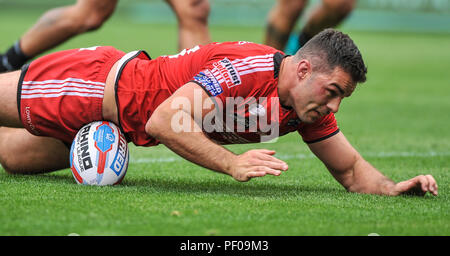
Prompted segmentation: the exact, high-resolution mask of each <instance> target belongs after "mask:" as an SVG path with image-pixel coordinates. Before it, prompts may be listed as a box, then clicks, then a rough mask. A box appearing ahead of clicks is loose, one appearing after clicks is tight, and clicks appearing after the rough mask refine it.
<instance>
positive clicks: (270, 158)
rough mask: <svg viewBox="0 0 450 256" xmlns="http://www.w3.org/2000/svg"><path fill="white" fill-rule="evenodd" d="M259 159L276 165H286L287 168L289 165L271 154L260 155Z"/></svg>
mask: <svg viewBox="0 0 450 256" xmlns="http://www.w3.org/2000/svg"><path fill="white" fill-rule="evenodd" d="M258 158H259V159H261V160H265V161H272V162H276V163H281V164H285V165H286V166H287V163H286V162H285V161H283V160H281V159H278V158H276V157H274V156H273V155H270V154H265V153H264V154H259V155H258Z"/></svg>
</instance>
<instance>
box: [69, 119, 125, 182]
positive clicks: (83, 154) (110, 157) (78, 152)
mask: <svg viewBox="0 0 450 256" xmlns="http://www.w3.org/2000/svg"><path fill="white" fill-rule="evenodd" d="M128 159H129V151H128V144H127V141H126V139H125V136H124V134H123V133H122V131H121V130H120V129H119V128H118V127H117V125H115V124H114V123H112V122H108V121H96V122H92V123H90V124H87V125H85V126H83V127H82V128H81V129H80V130H79V131H78V133H77V135H76V136H75V139H74V140H73V142H72V146H71V148H70V168H71V170H72V174H73V177H74V178H75V180H76V182H77V183H78V184H85V185H99V186H104V185H115V184H118V183H120V182H121V181H122V179H123V178H124V177H125V173H126V172H127V168H128Z"/></svg>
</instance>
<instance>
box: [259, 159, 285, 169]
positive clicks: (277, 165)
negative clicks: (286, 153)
mask: <svg viewBox="0 0 450 256" xmlns="http://www.w3.org/2000/svg"><path fill="white" fill-rule="evenodd" d="M259 165H261V166H266V167H269V168H271V169H274V170H280V171H286V170H287V169H288V165H287V164H286V163H282V162H273V161H261V162H260V164H259Z"/></svg>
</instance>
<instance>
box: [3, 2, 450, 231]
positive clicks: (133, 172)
mask: <svg viewBox="0 0 450 256" xmlns="http://www.w3.org/2000/svg"><path fill="white" fill-rule="evenodd" d="M40 14H41V13H40V12H37V11H22V12H18V11H15V12H12V11H8V10H0V22H1V24H8V26H6V25H2V26H0V34H1V35H2V37H1V40H0V49H5V48H6V47H7V46H9V44H10V43H12V42H13V41H14V40H16V39H17V38H18V37H19V36H20V34H21V33H22V32H23V31H25V30H26V29H27V28H28V26H29V25H30V24H32V23H33V22H34V21H35V20H36V18H37V17H39V15H40ZM346 32H348V33H349V34H350V35H351V36H352V38H353V39H354V40H355V42H356V43H357V44H358V45H359V47H360V49H361V51H362V53H363V56H364V58H365V61H366V64H367V65H368V68H369V73H368V82H367V83H366V84H364V85H362V86H360V87H359V88H358V89H357V90H356V91H355V93H354V94H353V96H352V97H351V98H350V99H346V100H344V102H343V103H342V105H341V109H340V111H339V113H338V114H337V119H338V122H339V126H340V128H341V130H342V131H343V132H344V134H345V135H346V136H347V138H348V139H349V140H350V142H351V143H352V144H353V145H354V146H355V147H356V148H357V149H358V150H359V151H360V152H361V153H362V155H363V156H365V157H366V159H368V160H369V162H371V163H372V164H373V165H374V166H376V167H377V168H378V169H380V170H381V171H382V172H383V173H385V174H386V175H387V176H389V177H391V178H392V179H393V180H395V181H402V180H406V179H409V178H411V177H414V176H416V175H419V174H432V175H433V176H434V177H435V178H436V180H437V182H438V184H439V196H438V197H432V196H430V195H426V196H425V197H422V198H419V197H410V196H400V197H386V196H375V195H361V194H352V193H348V192H346V191H345V190H344V189H343V188H342V187H341V186H340V185H339V184H338V183H337V182H336V181H335V180H334V179H333V178H332V176H331V175H330V174H329V173H328V172H327V171H326V169H325V167H324V166H323V164H322V163H321V162H320V161H319V160H317V159H316V158H314V157H312V155H311V154H310V152H309V150H308V149H307V146H306V145H305V144H304V143H303V142H302V141H301V140H300V138H299V136H298V135H297V134H290V135H287V136H285V137H282V138H280V139H279V140H278V141H277V142H276V143H270V144H252V145H235V146H229V147H228V148H230V149H231V150H233V151H234V152H238V153H239V152H245V151H246V150H249V149H252V148H270V149H274V150H276V151H277V156H279V157H280V158H281V159H285V160H286V161H287V162H288V163H289V165H290V169H289V171H287V172H286V173H284V174H282V175H281V176H280V177H264V178H259V179H254V180H252V181H250V182H248V183H239V182H236V181H234V180H233V179H232V178H230V177H227V176H224V175H220V174H217V173H213V172H211V171H208V170H205V169H203V168H200V167H197V166H196V165H193V164H191V163H189V162H187V161H185V160H183V159H181V158H180V157H178V156H177V155H175V154H174V153H172V152H171V151H169V150H167V149H166V148H165V147H164V146H158V147H153V148H136V147H133V146H132V145H131V144H130V147H131V161H130V165H129V169H128V173H127V175H126V177H125V179H124V182H123V184H122V185H119V186H114V187H88V186H80V185H76V184H75V181H74V179H73V177H72V175H71V173H70V171H69V170H63V171H60V172H55V173H51V174H45V175H38V176H16V175H7V174H6V173H5V172H4V171H3V170H0V205H1V207H0V209H1V210H0V235H63V236H64V235H68V234H71V233H76V234H79V235H201V236H203V235H361V236H366V235H368V234H369V233H377V234H380V235H383V236H384V235H446V236H448V235H450V215H449V212H450V200H449V199H450V198H449V193H450V186H449V177H450V175H449V168H450V150H449V148H450V129H449V127H450V117H449V114H448V113H449V111H450V90H449V87H448V86H449V81H450V73H449V69H450V35H449V34H446V35H442V34H411V33H379V32H377V33H369V32H355V31H346ZM211 33H212V36H213V40H215V41H225V40H230V41H231V40H249V41H254V42H261V40H262V37H263V36H262V35H263V29H262V28H260V27H258V28H251V27H250V28H249V27H247V28H242V27H220V26H213V27H211ZM176 35H177V32H176V26H174V25H157V26H155V25H151V24H130V22H129V20H127V19H126V17H124V16H121V15H116V16H113V17H112V18H111V20H109V21H108V22H107V23H106V24H105V25H104V26H103V27H102V28H101V29H100V30H99V31H96V32H92V33H88V34H84V35H82V36H79V37H77V38H75V39H73V40H70V41H69V42H67V43H65V44H63V45H61V46H59V47H58V48H57V49H55V50H62V49H69V48H76V47H88V46H92V45H113V46H116V47H117V48H119V49H122V50H124V51H131V50H136V49H146V50H147V51H148V52H149V53H150V55H152V56H154V57H156V56H158V55H161V54H173V53H175V52H176V38H177V37H176Z"/></svg>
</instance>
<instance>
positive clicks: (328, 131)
mask: <svg viewBox="0 0 450 256" xmlns="http://www.w3.org/2000/svg"><path fill="white" fill-rule="evenodd" d="M297 131H298V133H299V134H300V135H301V136H302V139H303V141H304V142H306V143H308V144H311V143H314V142H319V141H322V140H325V139H327V138H330V137H331V136H333V135H335V134H337V133H338V132H339V127H338V126H337V122H336V118H335V116H334V114H333V113H330V114H328V115H326V116H324V117H323V118H322V119H320V120H318V121H316V122H314V123H312V124H304V125H300V127H299V129H298V130H297Z"/></svg>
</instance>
